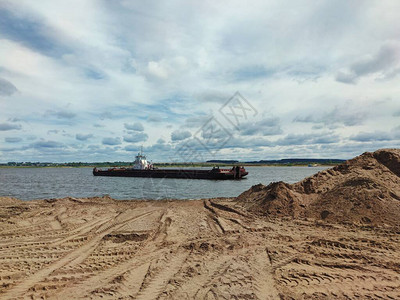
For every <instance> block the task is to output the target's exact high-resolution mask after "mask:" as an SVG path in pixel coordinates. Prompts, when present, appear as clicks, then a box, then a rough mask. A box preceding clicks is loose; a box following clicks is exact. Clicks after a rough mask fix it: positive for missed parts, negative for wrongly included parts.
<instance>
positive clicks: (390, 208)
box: [236, 149, 400, 226]
mask: <svg viewBox="0 0 400 300" xmlns="http://www.w3.org/2000/svg"><path fill="white" fill-rule="evenodd" d="M236 200H237V201H238V203H239V204H241V205H242V206H244V207H245V208H246V209H247V210H249V211H251V212H257V213H261V214H264V215H268V216H289V217H294V218H297V217H311V218H315V219H323V220H326V221H330V222H335V223H337V222H344V223H346V222H350V223H361V224H370V225H388V226H399V225H400V149H382V150H378V151H376V152H374V153H369V152H366V153H364V154H362V155H360V156H357V157H355V158H353V159H351V160H348V161H346V162H345V163H343V164H340V165H338V166H336V167H334V168H331V169H328V170H324V171H321V172H319V173H317V174H315V175H313V176H311V177H308V178H306V179H304V180H302V181H300V182H297V183H295V184H287V183H284V182H274V183H271V184H269V185H268V186H264V185H262V184H259V185H256V186H253V187H251V188H250V189H249V190H248V191H246V192H244V193H242V194H241V195H239V196H238V197H237V198H236Z"/></svg>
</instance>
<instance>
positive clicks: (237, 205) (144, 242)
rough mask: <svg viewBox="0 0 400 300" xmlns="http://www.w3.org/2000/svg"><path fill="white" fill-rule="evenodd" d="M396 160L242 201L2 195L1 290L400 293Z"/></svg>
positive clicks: (266, 190)
mask: <svg viewBox="0 0 400 300" xmlns="http://www.w3.org/2000/svg"><path fill="white" fill-rule="evenodd" d="M388 155H389V156H390V159H389V160H388V159H386V160H385V157H386V158H387V157H389V156H388ZM399 157H400V155H399V151H398V150H393V151H386V152H385V151H383V152H375V153H373V154H371V153H370V154H366V155H364V156H361V158H360V157H359V158H355V159H354V160H352V161H349V162H348V163H347V165H346V164H344V166H343V165H341V166H337V167H335V168H333V169H331V170H327V171H324V172H320V173H318V174H317V175H315V176H313V177H311V178H307V179H305V180H304V181H302V182H300V183H297V184H293V185H289V184H284V183H280V184H271V185H269V186H267V187H266V186H262V185H260V186H256V187H253V188H252V189H250V190H249V191H247V192H245V193H243V194H242V195H240V196H239V197H237V198H219V199H204V200H188V201H183V200H171V201H119V200H114V199H111V198H108V197H103V198H84V199H83V198H64V199H44V200H35V201H21V200H17V199H12V198H0V215H1V218H0V228H1V230H0V262H1V263H0V298H1V299H19V298H29V299H75V298H89V299H98V298H102V299H332V298H335V299H400V263H399V261H400V249H399V245H400V227H399V223H400V222H399V221H398V219H396V218H395V216H396V215H397V216H400V214H398V212H399V210H400V205H399V202H400V201H399V200H398V199H397V197H398V196H399V194H400V189H398V187H399V186H400V185H399V181H400V177H399V175H398V174H396V170H400V169H397V168H398V162H399V161H400V160H399V159H398V158H399ZM371 163H374V164H375V165H371ZM366 166H370V168H366ZM375 172H378V173H380V177H377V176H376V174H375ZM354 174H356V176H357V178H363V179H364V180H359V181H354V178H353V177H354V176H355V175H354ZM321 178H324V180H322V179H321ZM388 178H390V180H389V179H388ZM367 179H368V180H369V181H368V180H367ZM333 182H336V183H335V184H333ZM349 182H350V183H352V185H351V189H350V190H348V187H349V185H348V183H349ZM317 183H318V184H317ZM328 183H329V187H327V184H328ZM304 187H308V189H304ZM321 189H322V190H324V191H323V192H321V191H320V190H321ZM346 193H350V194H346ZM332 195H334V196H335V199H336V202H334V204H332V205H331V206H329V205H325V206H323V205H322V204H320V202H318V201H322V200H321V199H325V200H326V199H331V198H330V197H333V196H332ZM340 195H341V196H340ZM351 195H354V196H351ZM371 195H372V196H371ZM378 196H379V197H381V198H382V199H381V198H379V197H378ZM369 197H372V198H373V199H375V202H376V201H379V202H382V203H381V204H380V205H377V204H376V205H373V206H371V204H370V203H369ZM377 197H378V198H379V199H378V198H377ZM372 198H371V199H372ZM288 199H290V200H288ZM332 199H333V198H332ZM286 200H288V201H286ZM325 200H324V201H325ZM332 201H333V200H332ZM357 201H358V202H359V203H358V202H357ZM348 202H351V203H352V207H351V208H349V206H348V205H347V206H345V205H344V203H348ZM357 203H358V204H357ZM364 206H365V207H364ZM368 207H369V208H368ZM386 210H388V211H390V212H391V214H390V213H384V212H385V211H386Z"/></svg>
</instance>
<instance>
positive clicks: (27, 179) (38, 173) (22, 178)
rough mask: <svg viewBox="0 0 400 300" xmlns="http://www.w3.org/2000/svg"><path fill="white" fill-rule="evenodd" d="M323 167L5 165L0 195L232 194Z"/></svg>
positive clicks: (198, 196)
mask: <svg viewBox="0 0 400 300" xmlns="http://www.w3.org/2000/svg"><path fill="white" fill-rule="evenodd" d="M326 168H327V167H246V170H248V171H249V175H248V176H247V178H245V179H242V180H227V181H222V180H189V179H169V178H161V179H160V178H154V179H152V178H130V177H98V176H96V177H95V176H93V175H92V168H4V169H0V196H10V197H16V198H18V199H22V200H32V199H44V198H63V197H93V196H103V195H110V196H111V197H112V198H115V199H120V200H125V199H201V198H214V197H235V196H238V195H239V194H240V193H242V192H244V191H245V190H247V189H248V188H250V187H251V186H253V185H255V184H258V183H262V184H265V185H267V184H269V183H270V182H273V181H285V182H288V183H294V182H297V181H299V180H302V179H303V178H305V177H308V176H310V175H313V174H315V173H317V172H319V171H321V170H324V169H326ZM205 169H208V168H205Z"/></svg>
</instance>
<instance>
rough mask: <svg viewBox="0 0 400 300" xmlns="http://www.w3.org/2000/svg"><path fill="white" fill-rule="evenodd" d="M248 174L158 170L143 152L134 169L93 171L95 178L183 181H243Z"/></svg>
mask: <svg viewBox="0 0 400 300" xmlns="http://www.w3.org/2000/svg"><path fill="white" fill-rule="evenodd" d="M247 174H248V172H247V171H246V170H245V168H244V167H240V166H233V167H232V168H230V169H222V168H219V167H214V168H212V169H210V170H204V169H185V168H183V169H158V168H155V167H154V166H153V164H151V163H149V162H148V161H147V160H146V156H144V155H143V154H142V153H141V152H140V153H138V155H137V156H136V158H135V163H134V166H133V167H132V168H109V169H105V170H102V169H98V168H94V169H93V175H94V176H114V177H149V178H181V179H214V180H226V179H242V178H243V177H245V176H246V175H247Z"/></svg>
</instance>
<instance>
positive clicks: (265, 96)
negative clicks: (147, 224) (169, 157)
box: [0, 0, 400, 161]
mask: <svg viewBox="0 0 400 300" xmlns="http://www.w3.org/2000/svg"><path fill="white" fill-rule="evenodd" d="M0 9H2V13H3V15H2V16H1V17H2V20H5V21H4V22H3V23H2V25H1V26H2V27H1V30H0V31H1V36H0V39H1V41H0V42H1V45H2V46H1V47H0V139H1V140H4V139H5V138H6V137H10V135H7V134H9V133H10V132H12V137H13V138H16V139H18V138H19V139H21V143H24V141H25V142H26V141H27V139H28V137H29V136H30V137H32V136H35V137H37V139H38V141H39V142H38V143H41V145H42V146H44V145H45V144H46V143H47V142H55V143H58V144H54V143H47V144H48V145H52V144H53V145H58V146H60V145H62V147H52V148H51V147H47V148H46V149H47V151H49V149H51V150H52V151H54V155H53V156H49V157H52V158H55V159H58V160H59V159H71V160H76V159H77V158H78V157H83V156H81V155H82V153H83V151H84V150H85V149H86V150H88V149H89V147H91V148H90V149H91V150H92V149H97V150H96V151H92V152H90V153H91V154H90V158H91V159H93V160H100V159H105V158H107V159H111V160H114V157H115V156H118V157H116V158H115V159H123V158H127V159H130V158H131V156H130V153H129V151H130V149H132V148H134V147H132V146H130V145H128V143H137V142H142V143H143V144H144V146H145V148H146V147H147V149H148V151H152V155H154V158H155V159H157V158H159V159H164V157H165V156H164V155H163V153H158V152H157V151H161V152H163V150H164V151H167V150H168V149H170V150H168V151H174V149H173V145H174V144H175V143H172V142H173V141H178V140H180V139H181V140H184V139H186V136H188V134H184V133H185V132H189V129H190V132H196V130H198V129H199V128H200V127H201V126H202V125H203V124H205V122H207V120H208V119H209V118H210V117H211V116H214V117H215V118H216V119H217V120H218V121H220V122H222V123H223V126H225V127H226V129H227V130H229V131H231V133H232V135H233V136H234V137H235V138H239V136H240V139H239V140H238V141H240V143H241V144H242V145H243V146H245V147H248V149H247V148H246V149H245V150H246V151H245V152H244V153H245V154H244V155H249V157H253V156H254V155H258V156H259V157H260V158H263V157H264V156H268V157H270V156H271V155H272V156H273V155H275V156H278V155H283V154H285V155H291V154H297V153H305V154H307V155H308V154H312V156H315V157H317V156H318V155H320V156H321V155H322V156H323V155H325V154H327V153H329V155H334V156H336V155H337V156H339V155H340V154H341V153H342V151H343V152H345V153H348V155H350V153H356V152H363V150H364V148H363V147H365V149H367V148H368V147H370V146H367V143H369V140H372V139H373V138H374V134H375V133H383V132H391V131H390V130H391V128H394V127H396V126H398V116H397V112H399V111H400V105H399V104H398V99H399V97H400V95H399V92H398V74H399V73H400V57H399V53H400V52H399V50H400V47H399V45H400V39H399V37H398V32H397V31H396V28H398V27H399V26H400V21H399V20H400V2H398V1H395V0H389V1H385V2H375V1H369V0H367V1H363V2H357V3H356V2H351V1H345V0H339V1H328V0H323V1H319V2H318V3H312V4H310V3H309V2H308V1H305V0H300V1H297V2H293V1H288V0H283V1H280V2H277V1H261V0H260V1H255V2H253V3H252V5H246V4H243V1H239V0H234V1H229V2H228V1H223V2H218V3H217V2H210V1H205V2H202V3H198V5H197V6H196V9H193V7H192V5H191V4H188V3H186V2H183V1H174V2H170V3H168V4H167V3H161V2H159V1H148V2H146V4H143V3H139V2H132V1H112V2H110V1H97V0H89V1H78V0H72V2H71V1H70V2H68V3H67V2H65V3H60V2H59V1H58V2H54V1H51V0H43V1H40V2H38V1H29V0H21V1H2V2H1V3H0ZM7 20H8V21H7ZM15 24H19V27H16V26H15ZM10 57H13V59H10ZM343 82H345V83H352V84H343ZM236 91H239V92H240V93H241V94H242V95H243V96H244V97H245V98H246V99H248V100H249V101H250V103H251V104H252V105H253V106H254V107H255V108H256V109H257V110H258V111H259V112H262V111H265V112H266V113H267V114H264V115H263V114H261V113H260V114H259V115H258V116H257V117H256V118H254V119H250V118H249V119H248V120H246V122H244V123H243V124H242V127H241V131H237V130H235V129H233V128H231V127H229V124H227V123H224V119H223V117H222V116H221V115H220V114H219V111H218V110H219V108H220V107H221V105H222V104H223V103H225V102H226V101H227V100H228V99H229V98H230V97H231V96H232V95H233V94H234V93H235V92H236ZM384 99H392V100H388V101H387V102H385V103H380V102H379V101H382V100H384ZM270 116H275V118H276V119H275V120H278V121H277V122H271V119H274V118H271V117H270ZM16 117H18V119H19V121H18V122H11V121H7V120H12V119H14V118H16ZM293 120H297V121H298V122H293ZM144 129H146V133H144ZM11 130H13V131H11ZM63 130H65V132H64V133H63ZM49 131H50V132H56V131H57V132H58V133H59V134H52V135H51V138H52V139H54V140H51V141H48V140H46V139H45V137H46V136H47V133H48V132H49ZM326 132H329V136H328V137H326V139H323V137H320V136H319V134H321V133H326ZM75 133H77V134H75ZM160 138H162V139H163V140H164V141H165V143H162V144H160V143H157V140H159V139H160ZM354 139H357V141H355V140H354ZM278 141H281V143H282V144H285V145H280V146H276V143H277V142H278ZM291 141H292V142H291ZM328 142H329V143H330V144H329V146H330V147H329V151H327V149H326V148H324V147H323V143H328ZM381 142H382V145H383V143H385V144H384V145H388V146H390V145H392V146H396V145H397V144H396V143H397V142H396V140H395V135H394V134H392V133H390V134H389V135H388V139H387V140H385V141H381ZM301 143H303V144H301ZM346 143H348V144H349V145H351V147H350V146H349V147H345V146H344V145H346ZM237 144H239V143H237ZM35 145H36V148H35V149H39V148H40V149H42V148H45V147H39V144H35ZM379 145H380V144H379ZM25 146H28V145H25ZM110 146H111V147H110ZM114 146H117V147H119V148H115V147H114ZM161 146H162V147H161ZM95 147H97V148H95ZM233 147H234V145H232V146H229V147H228V145H227V146H226V149H223V150H221V153H223V154H224V155H234V148H233ZM241 149H244V148H241ZM335 149H337V150H335ZM368 149H369V148H368ZM61 150H62V151H61ZM230 151H232V152H230ZM302 151H303V152H302ZM352 151H353V152H352ZM38 155H41V154H40V153H39V154H38ZM57 155H58V156H57ZM18 158H19V160H26V159H28V158H29V159H32V160H35V159H39V158H43V156H40V157H39V156H38V157H35V154H34V152H32V151H31V150H29V149H25V150H24V149H19V150H18V151H17V150H16V151H14V152H13V151H7V153H1V159H2V160H5V161H7V160H18ZM82 159H86V158H85V157H83V158H82Z"/></svg>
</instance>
